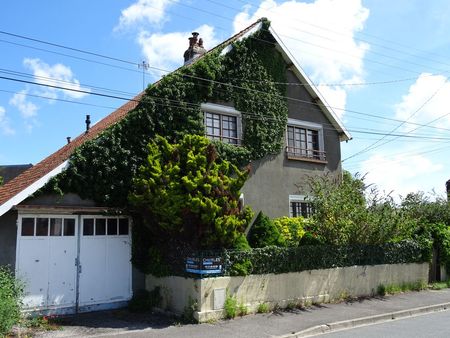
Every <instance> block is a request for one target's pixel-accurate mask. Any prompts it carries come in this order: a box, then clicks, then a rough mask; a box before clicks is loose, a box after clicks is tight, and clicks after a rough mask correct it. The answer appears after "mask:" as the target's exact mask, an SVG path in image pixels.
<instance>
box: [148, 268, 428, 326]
mask: <svg viewBox="0 0 450 338" xmlns="http://www.w3.org/2000/svg"><path fill="white" fill-rule="evenodd" d="M417 281H421V282H424V283H426V282H427V281H428V263H423V264H392V265H386V264H384V265H374V266H352V267H344V268H334V269H323V270H311V271H302V272H292V273H285V274H278V275H275V274H267V275H250V276H245V277H216V278H205V279H192V278H183V277H164V278H155V277H153V276H147V280H146V287H147V290H149V291H150V290H152V289H153V288H154V287H155V286H157V285H158V286H160V287H161V288H162V290H163V292H162V296H163V299H164V302H163V305H162V307H163V308H164V309H168V310H171V311H174V312H179V313H181V312H182V311H183V309H184V307H185V306H186V305H188V303H187V301H188V299H189V297H190V299H193V300H195V301H196V303H197V312H196V313H195V314H194V315H195V316H196V318H197V319H198V320H199V321H202V322H203V321H208V320H210V319H217V318H223V315H224V313H223V302H224V295H226V294H228V295H232V296H235V297H236V299H237V301H238V303H239V304H241V303H242V304H244V305H245V306H247V308H248V309H249V311H250V312H256V310H257V308H258V306H259V305H260V304H261V303H267V304H268V305H269V307H270V308H273V307H275V306H279V307H286V306H287V305H288V304H295V305H298V304H302V305H305V304H311V303H316V302H317V303H323V302H330V301H333V300H338V299H342V298H343V297H348V296H352V297H357V296H366V295H374V294H375V293H376V292H377V288H378V286H379V285H380V284H383V285H392V284H397V285H398V284H402V283H410V282H417Z"/></svg>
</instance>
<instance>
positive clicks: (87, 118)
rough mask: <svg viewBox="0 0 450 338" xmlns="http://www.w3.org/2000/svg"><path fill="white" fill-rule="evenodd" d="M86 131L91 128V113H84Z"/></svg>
mask: <svg viewBox="0 0 450 338" xmlns="http://www.w3.org/2000/svg"><path fill="white" fill-rule="evenodd" d="M85 122H86V133H87V132H88V131H89V129H90V128H91V115H86V121H85Z"/></svg>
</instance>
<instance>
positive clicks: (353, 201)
mask: <svg viewBox="0 0 450 338" xmlns="http://www.w3.org/2000/svg"><path fill="white" fill-rule="evenodd" d="M310 186H311V195H312V196H313V198H312V199H311V203H312V204H313V209H314V214H313V216H312V222H311V223H309V224H308V228H307V230H308V231H310V232H312V233H316V234H317V235H318V237H319V238H321V239H323V240H324V241H325V242H326V243H328V244H334V245H346V244H358V243H361V244H382V243H386V242H392V241H393V242H397V241H400V240H403V239H410V238H412V237H413V234H414V233H415V231H416V230H417V222H416V221H415V220H412V219H411V218H408V217H406V214H405V212H404V211H403V210H402V209H401V208H398V206H397V205H396V204H395V202H394V200H393V199H392V197H391V196H389V195H387V196H384V195H381V194H379V192H378V191H377V190H376V189H374V188H373V187H370V186H367V185H366V184H365V182H364V178H363V177H360V176H358V175H357V176H355V177H353V176H352V175H351V174H350V173H348V172H345V171H344V173H343V177H342V179H339V178H336V177H331V178H330V177H327V176H324V177H319V178H315V179H312V180H311V182H310Z"/></svg>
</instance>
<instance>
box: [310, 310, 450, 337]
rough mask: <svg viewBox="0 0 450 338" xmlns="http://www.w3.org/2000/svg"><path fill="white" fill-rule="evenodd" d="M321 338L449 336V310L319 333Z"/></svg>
mask: <svg viewBox="0 0 450 338" xmlns="http://www.w3.org/2000/svg"><path fill="white" fill-rule="evenodd" d="M319 337H321V338H322V337H323V338H344V337H345V338H353V337H355V338H356V337H358V338H360V337H364V338H372V337H376V338H382V337H400V338H402V337H405V338H406V337H407V338H415V337H417V338H419V337H420V338H422V337H433V338H441V337H442V338H444V337H446V338H447V337H450V311H448V310H447V311H442V312H436V313H431V314H426V315H421V316H416V317H411V318H407V319H399V320H392V321H389V322H386V323H382V324H374V325H368V326H363V327H358V328H354V329H350V330H344V331H337V332H334V333H327V334H323V335H320V336H319Z"/></svg>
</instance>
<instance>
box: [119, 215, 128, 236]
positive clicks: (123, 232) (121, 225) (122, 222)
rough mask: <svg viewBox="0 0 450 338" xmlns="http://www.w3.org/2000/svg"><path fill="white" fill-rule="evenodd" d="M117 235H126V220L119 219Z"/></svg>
mask: <svg viewBox="0 0 450 338" xmlns="http://www.w3.org/2000/svg"><path fill="white" fill-rule="evenodd" d="M119 235H128V218H120V219H119Z"/></svg>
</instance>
